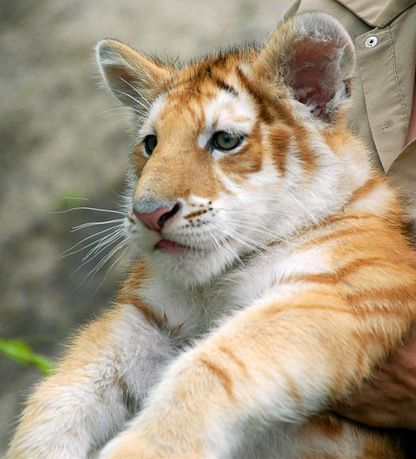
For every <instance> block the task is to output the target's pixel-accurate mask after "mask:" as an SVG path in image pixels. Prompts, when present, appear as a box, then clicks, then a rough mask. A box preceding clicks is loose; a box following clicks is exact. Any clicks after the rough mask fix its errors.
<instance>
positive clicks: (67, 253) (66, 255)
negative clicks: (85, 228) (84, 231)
mask: <svg viewBox="0 0 416 459" xmlns="http://www.w3.org/2000/svg"><path fill="white" fill-rule="evenodd" d="M118 226H119V225H114V226H112V227H111V228H106V229H104V230H102V231H99V232H98V233H94V234H91V235H90V236H87V237H85V238H84V239H82V240H81V241H79V242H77V243H76V244H75V245H74V246H72V247H71V248H69V249H67V250H65V252H64V253H63V254H62V258H65V257H68V256H70V255H74V254H76V253H78V252H81V251H82V250H85V249H87V248H88V247H91V246H92V245H93V244H96V243H97V242H98V241H101V240H102V238H101V239H96V240H94V241H92V242H90V243H89V244H87V245H84V246H82V247H81V248H79V249H77V250H74V249H75V248H76V247H78V246H79V245H80V244H82V243H83V242H85V241H88V240H89V239H92V238H94V237H96V236H99V235H100V234H104V233H108V232H109V231H113V230H114V229H115V228H117V227H118Z"/></svg>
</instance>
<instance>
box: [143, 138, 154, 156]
mask: <svg viewBox="0 0 416 459" xmlns="http://www.w3.org/2000/svg"><path fill="white" fill-rule="evenodd" d="M143 142H144V149H145V151H146V153H147V154H148V155H149V156H150V155H151V154H152V153H153V150H154V149H155V148H156V145H157V137H156V136H155V135H147V136H146V137H145V138H144V140H143Z"/></svg>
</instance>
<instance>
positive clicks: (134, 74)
mask: <svg viewBox="0 0 416 459" xmlns="http://www.w3.org/2000/svg"><path fill="white" fill-rule="evenodd" d="M96 59H97V63H98V67H99V69H100V71H101V75H102V78H103V80H104V83H105V84H106V86H107V87H108V88H109V89H110V91H111V92H112V93H113V94H114V96H115V97H117V99H119V100H120V101H121V102H123V104H125V105H128V106H130V107H132V108H133V109H134V110H135V111H136V112H138V113H143V112H146V111H147V109H148V108H149V105H150V103H151V102H152V101H153V100H154V99H155V98H156V97H157V96H158V94H160V92H161V91H162V90H163V87H164V85H165V84H166V82H167V81H168V80H169V79H170V78H171V76H172V74H173V72H174V69H173V67H171V66H169V65H167V64H164V63H162V62H159V61H158V60H156V59H154V58H150V57H147V56H144V55H143V54H140V53H138V52H137V51H135V50H134V49H133V48H130V47H129V46H127V45H125V44H124V43H121V42H119V41H116V40H110V39H108V40H103V41H100V42H99V43H98V44H97V47H96Z"/></svg>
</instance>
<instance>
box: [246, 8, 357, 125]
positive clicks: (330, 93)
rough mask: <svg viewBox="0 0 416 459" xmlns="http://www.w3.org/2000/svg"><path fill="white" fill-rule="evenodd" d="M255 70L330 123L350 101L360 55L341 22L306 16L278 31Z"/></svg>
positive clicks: (316, 115) (290, 21) (288, 23)
mask: <svg viewBox="0 0 416 459" xmlns="http://www.w3.org/2000/svg"><path fill="white" fill-rule="evenodd" d="M256 64H257V69H255V70H257V71H259V72H260V74H266V77H269V78H272V79H276V78H277V79H278V80H279V83H283V84H284V85H285V86H286V87H289V89H290V90H291V93H292V96H293V97H294V98H295V99H297V100H298V101H299V102H301V103H302V104H305V105H306V106H308V108H309V110H310V112H311V113H312V114H313V115H314V116H315V117H317V118H319V119H321V120H323V121H330V120H331V117H332V115H333V114H334V113H335V112H336V110H337V108H339V106H340V105H342V103H343V102H344V101H345V100H346V99H347V98H348V97H349V96H350V80H351V77H352V75H353V71H354V64H355V52H354V46H353V43H352V41H351V39H350V37H349V35H348V33H347V32H346V30H345V29H344V28H343V26H342V25H341V24H340V23H339V22H338V21H337V20H336V19H334V18H333V17H332V16H329V15H328V14H325V13H318V12H307V13H303V14H300V15H298V16H295V17H294V18H292V19H290V20H288V21H286V22H284V23H282V24H281V25H280V26H278V27H277V29H276V30H275V31H274V32H273V33H272V34H271V36H270V37H269V39H268V40H267V42H266V45H265V47H264V49H263V50H262V51H261V52H260V55H259V58H258V60H257V62H256Z"/></svg>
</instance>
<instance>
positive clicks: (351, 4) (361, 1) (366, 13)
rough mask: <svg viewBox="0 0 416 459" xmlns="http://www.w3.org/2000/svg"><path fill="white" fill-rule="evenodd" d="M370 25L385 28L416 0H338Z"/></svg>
mask: <svg viewBox="0 0 416 459" xmlns="http://www.w3.org/2000/svg"><path fill="white" fill-rule="evenodd" d="M337 1H338V3H341V4H342V5H344V6H345V7H346V8H348V9H349V10H350V11H352V12H353V13H354V14H355V15H356V16H358V17H359V18H360V19H361V20H362V21H364V22H366V23H367V24H368V25H369V26H370V27H379V28H383V27H385V26H386V25H387V24H389V23H390V22H391V21H393V19H395V18H396V17H397V16H399V15H400V14H401V13H403V11H405V10H406V9H407V8H410V7H411V6H412V5H414V4H415V3H416V0H373V1H368V0H337Z"/></svg>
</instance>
